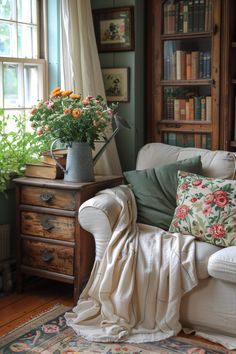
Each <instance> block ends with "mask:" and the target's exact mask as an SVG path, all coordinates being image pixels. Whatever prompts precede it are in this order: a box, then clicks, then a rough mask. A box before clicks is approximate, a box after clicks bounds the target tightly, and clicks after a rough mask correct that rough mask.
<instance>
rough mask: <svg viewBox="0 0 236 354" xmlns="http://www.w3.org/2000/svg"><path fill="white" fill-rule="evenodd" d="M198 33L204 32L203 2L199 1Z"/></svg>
mask: <svg viewBox="0 0 236 354" xmlns="http://www.w3.org/2000/svg"><path fill="white" fill-rule="evenodd" d="M198 27H199V28H198V30H199V32H204V30H205V0H199V21H198Z"/></svg>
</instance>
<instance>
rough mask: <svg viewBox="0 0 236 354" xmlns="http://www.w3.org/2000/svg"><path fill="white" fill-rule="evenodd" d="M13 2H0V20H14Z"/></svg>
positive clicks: (0, 0)
mask: <svg viewBox="0 0 236 354" xmlns="http://www.w3.org/2000/svg"><path fill="white" fill-rule="evenodd" d="M14 3H15V0H0V18H1V19H5V20H15V16H14V14H15V8H14Z"/></svg>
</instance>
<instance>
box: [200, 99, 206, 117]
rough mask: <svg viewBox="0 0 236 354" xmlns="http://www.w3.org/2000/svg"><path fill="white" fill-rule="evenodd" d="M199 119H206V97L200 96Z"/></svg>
mask: <svg viewBox="0 0 236 354" xmlns="http://www.w3.org/2000/svg"><path fill="white" fill-rule="evenodd" d="M201 120H206V97H202V98H201Z"/></svg>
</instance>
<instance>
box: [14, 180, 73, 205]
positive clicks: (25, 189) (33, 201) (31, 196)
mask: <svg viewBox="0 0 236 354" xmlns="http://www.w3.org/2000/svg"><path fill="white" fill-rule="evenodd" d="M75 195H76V192H75V191H73V190H61V189H54V188H43V187H42V188H41V187H32V186H22V187H21V197H20V198H21V204H29V205H36V206H44V207H48V208H56V209H64V210H75V209H76V200H75Z"/></svg>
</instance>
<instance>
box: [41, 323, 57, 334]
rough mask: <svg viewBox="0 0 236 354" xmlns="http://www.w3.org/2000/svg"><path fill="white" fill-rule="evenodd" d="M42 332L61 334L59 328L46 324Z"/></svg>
mask: <svg viewBox="0 0 236 354" xmlns="http://www.w3.org/2000/svg"><path fill="white" fill-rule="evenodd" d="M42 330H43V332H44V333H59V327H58V326H57V325H56V324H45V325H43V326H42Z"/></svg>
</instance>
